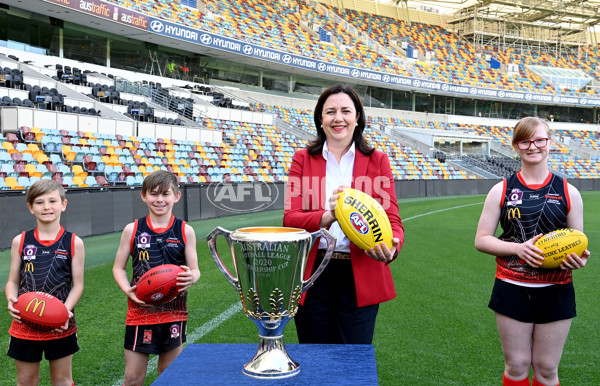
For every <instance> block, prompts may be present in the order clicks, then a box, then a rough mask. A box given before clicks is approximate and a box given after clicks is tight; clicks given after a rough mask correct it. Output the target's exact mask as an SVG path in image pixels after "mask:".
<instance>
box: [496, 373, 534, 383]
mask: <svg viewBox="0 0 600 386" xmlns="http://www.w3.org/2000/svg"><path fill="white" fill-rule="evenodd" d="M502 386H529V377H527V378H524V379H521V380H520V381H515V380H512V379H509V378H508V377H507V376H506V374H504V376H503V378H502Z"/></svg>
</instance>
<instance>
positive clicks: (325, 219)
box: [319, 185, 348, 228]
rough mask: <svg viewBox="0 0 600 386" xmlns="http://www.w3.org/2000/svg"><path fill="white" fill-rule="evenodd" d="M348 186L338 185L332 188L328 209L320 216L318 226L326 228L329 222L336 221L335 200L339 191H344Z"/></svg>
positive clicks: (338, 196)
mask: <svg viewBox="0 0 600 386" xmlns="http://www.w3.org/2000/svg"><path fill="white" fill-rule="evenodd" d="M347 187H348V186H347V185H340V186H338V187H337V188H335V189H334V190H333V193H332V194H331V196H329V210H326V211H325V212H324V213H323V216H321V221H320V222H319V227H320V228H328V227H329V226H330V225H331V224H333V223H334V222H336V221H337V219H336V217H335V208H336V206H337V200H338V198H340V193H341V192H343V191H344V189H346V188H347Z"/></svg>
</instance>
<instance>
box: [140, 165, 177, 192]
mask: <svg viewBox="0 0 600 386" xmlns="http://www.w3.org/2000/svg"><path fill="white" fill-rule="evenodd" d="M155 189H156V190H157V193H159V194H160V193H164V192H166V191H168V190H169V189H171V190H172V191H173V193H174V194H177V193H179V184H178V183H177V177H175V175H174V174H173V173H171V172H168V171H166V170H157V171H155V172H152V173H151V174H150V175H149V176H147V177H146V178H144V182H143V183H142V194H143V195H144V196H145V195H146V193H148V192H152V191H154V190H155Z"/></svg>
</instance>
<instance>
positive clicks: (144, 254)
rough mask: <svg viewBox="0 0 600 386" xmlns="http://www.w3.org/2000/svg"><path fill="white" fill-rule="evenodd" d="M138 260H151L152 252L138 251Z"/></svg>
mask: <svg viewBox="0 0 600 386" xmlns="http://www.w3.org/2000/svg"><path fill="white" fill-rule="evenodd" d="M138 260H146V261H148V260H150V254H149V253H148V251H145V250H144V251H140V253H138Z"/></svg>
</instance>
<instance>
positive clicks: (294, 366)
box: [206, 227, 336, 379]
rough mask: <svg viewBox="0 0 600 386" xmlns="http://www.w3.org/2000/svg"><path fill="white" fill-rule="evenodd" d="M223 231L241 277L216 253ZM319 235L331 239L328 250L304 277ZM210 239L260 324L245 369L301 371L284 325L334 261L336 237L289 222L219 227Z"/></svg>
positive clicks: (259, 373) (267, 373)
mask: <svg viewBox="0 0 600 386" xmlns="http://www.w3.org/2000/svg"><path fill="white" fill-rule="evenodd" d="M218 236H223V237H224V238H225V239H226V240H227V243H228V244H229V249H230V250H231V254H232V258H233V263H234V267H235V275H236V277H234V276H233V275H232V274H231V273H230V272H229V271H228V270H227V268H226V267H225V265H224V264H223V261H222V260H221V257H220V255H219V253H218V252H217V245H216V240H217V237H218ZM318 237H324V238H325V239H326V240H327V252H326V254H325V257H324V259H323V262H322V263H321V264H320V265H319V267H318V268H317V270H316V271H314V274H313V275H312V276H311V277H310V278H309V279H308V280H306V281H305V280H303V278H304V270H305V267H306V260H307V258H308V252H309V251H310V249H311V248H312V246H313V244H314V242H315V240H316V239H317V238H318ZM206 240H207V241H208V248H209V250H210V253H211V255H212V257H213V259H214V260H215V263H217V267H219V270H220V271H221V273H223V275H224V276H225V278H226V279H227V280H229V283H230V284H231V285H232V286H233V287H234V288H235V289H236V290H237V291H238V292H239V294H240V299H241V301H242V306H243V308H244V312H245V313H246V316H247V317H248V318H250V320H252V321H253V322H254V323H255V324H256V326H257V327H258V336H259V345H258V350H257V352H256V354H255V355H254V358H252V360H251V361H250V362H248V363H246V364H245V365H244V367H243V369H242V371H243V373H244V374H246V375H249V376H251V377H255V378H263V379H276V378H286V377H291V376H293V375H296V374H297V373H298V372H299V371H300V365H299V364H298V363H296V362H294V361H293V360H292V359H291V358H290V357H289V356H288V354H287V352H286V350H285V347H284V345H283V330H284V328H285V325H286V324H287V322H288V321H289V320H290V319H291V318H293V317H294V315H296V311H297V310H298V302H299V301H300V295H301V294H302V293H303V292H304V291H306V290H307V289H308V288H309V287H310V286H311V285H312V284H313V282H314V281H315V280H316V279H317V277H319V275H320V274H321V273H322V272H323V270H324V269H325V267H326V266H327V264H328V263H329V260H330V259H331V254H332V253H333V249H334V248H335V242H336V240H335V237H334V236H332V235H331V234H330V233H329V232H327V231H326V230H325V229H321V230H319V231H317V232H314V233H309V232H307V231H305V230H304V229H299V228H286V227H251V228H241V229H237V230H235V231H228V230H226V229H223V228H221V227H217V228H215V229H214V230H213V231H212V232H211V233H210V234H209V235H208V236H206Z"/></svg>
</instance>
